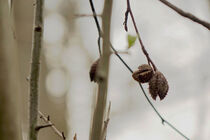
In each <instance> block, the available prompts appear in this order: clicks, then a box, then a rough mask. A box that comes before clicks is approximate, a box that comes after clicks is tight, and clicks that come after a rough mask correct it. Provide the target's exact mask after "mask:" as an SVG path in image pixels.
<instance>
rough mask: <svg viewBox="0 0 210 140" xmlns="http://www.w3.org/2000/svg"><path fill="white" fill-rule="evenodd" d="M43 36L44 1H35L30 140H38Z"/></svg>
mask: <svg viewBox="0 0 210 140" xmlns="http://www.w3.org/2000/svg"><path fill="white" fill-rule="evenodd" d="M42 34H43V0H36V1H35V15H34V25H33V40H32V58H31V59H32V62H31V72H30V114H29V117H30V118H29V119H30V121H29V123H30V124H29V125H30V126H29V140H37V131H36V130H35V128H36V125H37V117H38V82H39V69H40V54H41V46H42Z"/></svg>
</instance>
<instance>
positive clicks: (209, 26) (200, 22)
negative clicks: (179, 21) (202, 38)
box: [159, 0, 210, 30]
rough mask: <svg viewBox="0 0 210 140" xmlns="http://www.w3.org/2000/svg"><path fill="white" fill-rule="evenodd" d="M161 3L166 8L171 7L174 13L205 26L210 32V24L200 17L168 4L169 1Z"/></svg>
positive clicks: (164, 0) (165, 0) (163, 0)
mask: <svg viewBox="0 0 210 140" xmlns="http://www.w3.org/2000/svg"><path fill="white" fill-rule="evenodd" d="M159 1H160V2H162V3H163V4H165V5H166V6H168V7H170V8H171V9H173V10H174V11H176V12H177V13H178V14H179V15H181V16H183V17H185V18H188V19H190V20H192V21H194V22H196V23H198V24H200V25H203V26H204V27H206V28H207V29H208V30H210V23H209V22H206V21H204V20H201V19H199V18H198V17H196V16H194V15H193V14H191V13H188V12H185V11H183V10H182V9H180V8H178V7H176V6H175V5H173V4H172V3H170V2H168V1H167V0H159Z"/></svg>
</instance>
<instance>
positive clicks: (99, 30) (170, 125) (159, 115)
mask: <svg viewBox="0 0 210 140" xmlns="http://www.w3.org/2000/svg"><path fill="white" fill-rule="evenodd" d="M90 1H91V0H90ZM91 6H94V5H93V4H92V5H91ZM92 12H93V13H95V11H92ZM95 15H96V13H95ZM94 18H95V19H96V21H97V17H96V16H94ZM96 27H97V29H98V32H101V28H100V26H96ZM110 47H111V48H112V50H113V51H114V52H115V55H116V56H117V57H118V58H119V60H120V61H121V62H122V63H123V64H124V65H125V66H126V68H127V69H128V70H129V71H130V72H131V73H133V70H132V69H131V68H130V67H129V66H128V64H127V63H126V62H125V61H124V60H123V59H122V57H121V56H120V55H119V54H118V53H117V51H116V49H115V48H114V47H113V45H112V44H111V42H110ZM139 85H140V88H141V90H142V92H143V94H144V96H145V97H146V100H147V101H148V102H149V104H150V105H151V107H152V109H153V110H154V111H155V113H156V114H157V115H158V117H159V118H160V119H161V121H162V124H164V122H165V123H166V124H167V125H168V126H169V127H171V128H172V129H173V130H175V131H176V132H177V133H179V134H180V135H181V136H183V137H184V138H185V139H187V140H190V139H189V138H188V137H186V136H185V135H184V134H183V133H182V132H181V131H179V130H178V129H177V128H176V127H174V126H173V125H172V124H171V123H169V122H168V121H167V120H165V119H163V117H162V115H161V114H160V113H159V112H158V111H157V109H156V108H155V107H154V105H153V104H152V102H151V101H150V100H149V98H148V96H147V95H146V92H145V90H144V88H143V87H142V85H141V84H139Z"/></svg>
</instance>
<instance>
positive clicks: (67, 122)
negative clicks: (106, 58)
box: [10, 0, 210, 140]
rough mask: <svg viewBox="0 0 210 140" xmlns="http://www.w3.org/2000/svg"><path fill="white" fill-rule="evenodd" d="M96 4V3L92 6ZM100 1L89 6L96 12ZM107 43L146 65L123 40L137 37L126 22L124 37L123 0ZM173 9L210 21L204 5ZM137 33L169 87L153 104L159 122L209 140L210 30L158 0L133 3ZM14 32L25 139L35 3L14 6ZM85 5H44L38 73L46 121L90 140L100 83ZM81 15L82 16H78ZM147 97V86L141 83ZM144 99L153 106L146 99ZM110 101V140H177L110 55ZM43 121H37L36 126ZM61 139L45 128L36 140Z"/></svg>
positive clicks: (181, 3)
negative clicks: (94, 74) (93, 73)
mask: <svg viewBox="0 0 210 140" xmlns="http://www.w3.org/2000/svg"><path fill="white" fill-rule="evenodd" d="M93 1H94V0H93ZM103 2H104V1H101V0H97V1H94V4H95V8H96V11H97V13H98V14H101V13H102V10H103ZM113 2H114V3H113V13H112V23H111V42H112V44H113V46H114V47H115V48H116V49H117V50H118V51H123V52H124V51H125V52H126V53H125V54H121V56H122V58H123V59H124V60H125V61H126V62H127V63H128V64H129V66H130V67H131V68H132V69H133V70H135V69H137V67H138V66H139V65H141V64H144V63H146V59H145V57H144V55H143V53H142V51H141V50H140V45H139V43H138V42H136V43H135V45H134V46H133V47H132V48H130V49H128V43H127V35H128V34H131V35H135V32H134V28H133V25H132V23H131V20H130V17H129V19H128V33H127V32H125V30H124V27H123V22H124V13H125V11H126V1H125V0H124V1H122V0H114V1H113ZM172 3H173V4H175V5H176V6H178V7H180V8H181V9H183V10H185V11H188V12H190V13H192V14H194V15H196V16H197V17H199V18H201V19H203V20H206V21H208V22H209V21H210V1H209V0H175V1H172ZM131 7H132V10H133V14H134V16H135V19H136V22H137V26H138V28H139V31H140V35H141V37H142V40H143V42H144V44H145V47H146V49H147V51H148V53H149V54H150V56H151V58H152V60H153V61H154V63H155V64H156V66H157V67H158V69H159V70H160V71H161V72H162V73H164V75H165V76H166V77H167V80H168V82H169V92H168V95H167V96H166V98H165V99H164V100H163V101H160V100H159V99H157V101H152V102H153V103H154V105H155V106H156V107H157V109H158V111H159V112H160V113H161V114H162V115H163V117H164V118H165V119H166V120H168V121H169V122H171V123H172V124H173V125H174V126H175V127H177V128H178V129H179V130H180V131H182V132H183V133H184V134H185V135H186V136H188V137H190V138H191V139H192V140H209V138H210V133H209V132H210V119H209V118H210V110H209V108H208V107H209V106H210V32H209V31H208V30H207V29H206V28H204V27H203V26H201V25H199V24H196V23H193V22H192V21H190V20H188V19H186V18H183V17H181V16H180V15H178V14H177V13H175V12H174V11H173V10H171V9H169V8H168V7H166V6H165V5H163V4H162V3H160V2H159V1H158V0H131ZM13 8H14V9H13V10H14V29H15V34H14V36H15V37H14V38H15V42H16V43H15V45H16V49H13V50H11V52H10V53H11V54H16V55H17V59H16V61H14V62H13V63H16V64H17V67H16V68H17V70H16V72H17V71H18V72H19V73H18V75H15V76H16V78H15V79H14V78H13V82H14V83H15V85H16V86H17V85H18V91H19V92H18V93H19V94H18V95H16V96H18V98H17V99H18V100H19V105H18V112H20V116H19V120H20V124H19V125H20V127H21V129H22V130H23V132H24V133H23V136H22V138H23V140H26V138H27V128H28V101H29V97H28V91H29V84H28V82H27V80H26V79H27V77H28V76H29V71H30V57H31V44H32V40H31V39H32V24H33V1H32V0H30V1H25V0H18V1H14V7H13ZM91 14H92V12H91V8H90V4H89V1H88V0H45V7H44V36H43V44H44V46H43V49H42V58H41V75H40V97H39V98H40V105H39V109H40V111H42V112H43V113H44V114H45V115H50V118H51V121H52V122H53V123H54V124H55V125H56V127H57V128H58V129H59V130H61V131H64V133H65V134H66V135H67V137H68V139H69V140H70V139H72V137H73V136H74V134H75V133H77V137H78V140H87V139H89V132H90V127H91V118H92V114H93V109H94V108H93V107H94V102H93V101H95V97H96V93H97V84H95V83H91V82H90V79H89V69H90V66H91V64H92V63H93V62H94V61H95V60H96V59H98V57H99V54H98V46H97V37H98V32H97V29H96V25H95V22H94V20H93V18H92V17H91V16H88V15H91ZM82 15H85V16H82ZM143 86H144V88H145V90H146V91H147V94H148V90H147V89H148V85H147V84H144V85H143ZM148 96H149V98H150V99H151V100H152V98H151V97H150V95H149V94H148ZM108 101H111V103H112V106H111V115H110V122H109V125H108V131H107V140H169V139H170V140H182V139H183V138H182V137H181V136H180V135H178V134H177V133H176V132H175V131H173V130H172V129H171V128H170V127H168V126H167V125H165V126H164V125H162V124H161V120H160V119H159V118H158V116H157V115H156V114H155V112H154V111H153V110H152V108H151V106H150V105H149V104H148V102H147V101H146V99H145V97H144V95H143V93H142V91H141V90H140V88H139V85H138V83H137V82H135V81H134V80H133V79H132V76H131V74H130V72H129V71H128V70H127V69H126V67H125V66H124V65H123V64H122V63H121V62H120V61H119V59H118V58H117V57H116V56H114V55H111V59H110V75H109V88H108ZM40 123H42V122H40ZM46 139H50V140H58V139H60V138H59V137H57V135H56V134H54V132H53V131H52V130H51V129H50V128H46V129H43V130H41V131H40V133H39V140H46Z"/></svg>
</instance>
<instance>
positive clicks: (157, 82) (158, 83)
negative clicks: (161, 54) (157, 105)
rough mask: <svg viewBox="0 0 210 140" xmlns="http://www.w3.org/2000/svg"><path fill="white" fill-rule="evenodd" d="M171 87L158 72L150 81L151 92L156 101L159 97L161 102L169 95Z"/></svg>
mask: <svg viewBox="0 0 210 140" xmlns="http://www.w3.org/2000/svg"><path fill="white" fill-rule="evenodd" d="M168 89H169V86H168V82H167V80H166V78H165V77H164V75H163V74H162V73H161V72H159V71H157V72H155V74H154V75H153V77H152V78H151V80H150V81H149V92H150V94H151V96H152V98H153V99H154V100H156V97H157V96H159V97H160V100H162V99H164V98H165V96H166V95H167V92H168Z"/></svg>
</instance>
